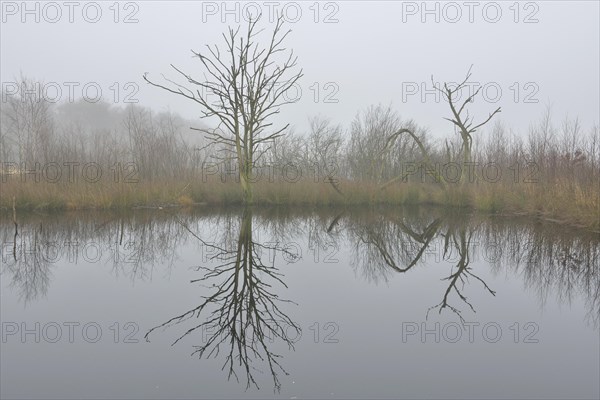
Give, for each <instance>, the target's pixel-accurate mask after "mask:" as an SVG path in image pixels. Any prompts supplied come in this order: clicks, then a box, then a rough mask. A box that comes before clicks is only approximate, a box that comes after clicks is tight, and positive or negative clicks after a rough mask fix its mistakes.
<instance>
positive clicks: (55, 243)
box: [0, 207, 600, 399]
mask: <svg viewBox="0 0 600 400" xmlns="http://www.w3.org/2000/svg"><path fill="white" fill-rule="evenodd" d="M18 222H19V226H18V235H16V236H15V227H14V225H13V223H12V221H11V219H10V218H4V219H3V220H2V222H1V223H0V235H1V238H2V267H1V290H2V292H1V309H0V310H1V320H2V343H1V346H2V351H1V352H0V353H1V356H0V360H1V371H2V374H1V381H0V386H1V387H2V389H1V395H2V397H3V398H178V399H179V398H257V397H259V398H265V397H266V398H271V397H275V398H531V397H536V398H561V399H562V398H599V397H600V384H599V380H598V376H600V365H599V357H600V343H599V342H600V340H599V320H600V317H599V314H600V238H599V235H598V234H597V233H588V232H585V231H580V230H579V231H577V230H572V229H569V228H565V227H561V226H560V225H556V224H550V223H541V222H539V221H535V220H531V219H527V218H499V217H498V218H492V217H488V216H482V215H477V214H471V213H467V212H458V211H456V210H454V211H453V210H447V209H441V208H426V207H420V208H403V209H399V208H393V209H392V208H374V209H365V208H356V209H353V208H346V209H336V208H331V209H318V210H312V209H302V208H293V209H292V208H286V209H277V208H276V209H266V208H259V209H254V210H252V209H241V208H226V209H216V210H214V209H211V210H207V209H198V210H179V209H177V210H176V209H163V210H136V211H132V212H130V213H126V214H120V213H106V212H104V213H101V212H85V213H84V212H74V213H64V214H51V215H42V214H30V215H21V216H19V218H18Z"/></svg>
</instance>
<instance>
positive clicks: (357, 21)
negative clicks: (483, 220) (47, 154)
mask: <svg viewBox="0 0 600 400" xmlns="http://www.w3.org/2000/svg"><path fill="white" fill-rule="evenodd" d="M22 4H23V3H22V2H21V1H18V2H11V1H4V2H2V25H1V34H0V36H1V39H0V45H1V57H0V79H1V80H2V83H3V85H6V84H7V83H10V82H14V81H15V77H16V76H18V75H19V74H20V72H22V73H23V74H25V75H26V76H28V77H30V78H34V79H36V80H43V81H45V82H51V83H52V85H51V86H49V89H48V90H49V92H48V93H49V96H54V93H55V92H54V88H55V87H57V86H58V87H60V88H61V89H62V94H61V96H60V100H68V95H69V85H70V86H71V87H73V88H74V89H73V91H74V95H75V97H81V96H82V87H83V86H84V85H85V84H88V83H95V84H94V85H92V89H93V88H94V87H99V88H100V89H101V90H102V95H103V98H104V99H105V100H107V101H110V102H114V103H117V104H119V105H126V104H125V96H127V95H128V94H129V95H130V100H139V104H140V105H143V106H149V107H151V108H153V109H155V110H157V111H164V110H171V111H175V112H178V113H180V114H181V115H182V116H184V117H185V118H191V119H193V118H198V116H199V114H200V112H199V109H198V106H197V105H196V104H194V103H192V102H190V101H189V100H186V99H183V98H179V97H177V96H175V95H172V94H169V93H167V92H164V91H162V90H160V89H158V88H155V87H151V86H149V85H148V84H146V83H145V82H144V81H143V80H142V74H143V73H145V72H148V73H149V76H150V77H151V78H152V79H154V80H156V81H161V73H164V74H165V76H167V77H169V78H177V75H176V73H175V71H173V70H171V69H170V67H169V64H171V63H172V64H174V65H176V66H178V67H180V68H181V69H183V70H184V71H186V72H189V73H191V74H192V75H195V76H197V77H199V78H201V75H200V73H201V72H202V69H201V68H200V63H199V61H198V60H197V59H193V58H192V57H191V56H192V54H191V52H190V49H194V50H201V49H202V47H203V46H204V45H205V44H213V43H221V42H222V40H223V39H222V38H221V36H220V35H221V33H222V32H224V31H225V30H226V29H227V26H228V25H236V19H237V20H238V21H239V22H240V23H244V22H245V21H244V18H243V12H244V10H248V9H249V8H248V7H250V10H251V11H255V10H257V9H260V10H261V11H262V12H263V21H262V22H263V26H265V27H266V28H267V29H268V27H269V26H270V24H269V21H268V20H269V17H270V15H269V14H271V13H272V12H273V11H284V15H285V17H286V20H287V21H288V23H287V24H286V26H287V27H288V28H291V29H292V33H291V34H290V36H289V37H288V40H287V47H288V48H290V49H293V50H294V52H295V54H296V55H297V56H298V58H299V66H300V67H302V68H303V69H304V77H303V79H302V81H301V83H300V85H299V87H300V89H301V91H302V94H301V97H300V100H299V102H298V103H296V104H292V105H288V106H286V107H284V108H283V109H282V112H281V114H280V115H279V116H277V119H276V121H277V122H279V123H280V124H281V123H287V122H289V123H291V124H292V125H293V126H295V127H296V131H297V132H301V131H303V130H304V129H305V128H306V127H307V125H308V124H307V118H308V117H309V116H313V115H318V114H320V115H324V116H327V117H330V118H331V119H332V120H333V121H334V122H337V123H341V124H342V125H343V126H344V127H345V128H347V127H349V124H350V121H351V120H352V118H353V117H354V115H355V114H356V112H357V111H360V110H363V109H364V108H366V107H367V106H369V105H371V104H378V103H382V104H386V105H387V104H389V103H392V104H393V106H394V108H395V109H397V110H398V111H399V112H400V114H401V116H402V117H403V118H407V119H408V118H413V119H415V120H416V121H417V122H418V123H419V124H421V125H425V126H428V127H429V128H430V129H431V132H432V133H433V134H434V135H435V136H436V137H442V136H447V135H448V134H449V133H450V132H452V127H451V125H450V123H449V122H447V121H444V120H443V119H442V117H445V116H449V110H448V107H447V105H445V104H444V103H443V101H441V99H440V100H439V101H438V99H436V98H435V96H434V95H433V92H431V93H429V94H427V95H425V98H424V100H425V101H422V100H423V99H422V95H423V93H422V89H427V90H431V88H432V86H431V75H432V74H433V76H434V79H435V81H436V82H443V81H449V82H456V81H459V80H462V79H463V78H464V76H465V73H466V72H467V70H468V68H469V66H470V65H471V64H473V65H474V66H473V71H472V72H473V76H472V78H471V79H470V82H474V83H478V84H480V85H484V88H485V89H486V90H487V93H486V98H482V97H479V98H478V99H477V100H476V102H475V103H474V104H472V105H471V114H472V115H476V116H478V118H477V119H485V117H487V115H488V113H489V112H491V111H493V110H494V109H495V108H496V107H498V106H501V107H502V113H501V114H500V118H499V119H500V120H502V121H503V122H504V123H505V124H506V125H507V126H508V127H510V128H513V129H516V130H521V131H525V130H526V129H527V127H528V126H529V124H530V123H532V122H535V121H536V120H538V119H539V118H540V116H541V114H542V113H543V111H544V108H545V107H546V106H547V105H552V109H553V111H554V118H555V122H558V123H559V122H560V121H561V120H562V119H563V118H564V117H565V115H567V114H568V115H569V116H571V117H575V116H578V117H579V118H580V121H581V122H582V124H583V126H584V127H585V129H586V131H587V129H588V128H589V127H591V126H592V125H593V124H594V123H598V121H599V120H600V117H599V109H600V100H599V98H600V96H599V91H600V89H599V88H600V81H599V71H600V61H599V52H600V50H599V49H600V28H599V21H600V15H599V14H600V8H599V4H600V3H599V2H597V1H584V2H575V1H537V2H520V3H518V4H516V5H515V2H513V1H509V2H462V1H458V2H450V3H448V2H427V3H423V2H421V1H418V2H360V1H353V2H343V1H337V2H321V3H317V4H316V5H315V3H314V2H292V3H290V4H287V3H285V2H261V1H259V2H254V3H253V4H252V5H251V6H247V5H246V4H247V3H234V2H229V3H227V4H225V3H223V2H220V1H219V2H192V1H181V2H161V1H136V2H121V3H119V4H118V5H119V7H118V11H119V12H118V15H117V14H116V12H115V11H116V8H115V7H114V6H113V4H114V2H98V3H93V2H73V3H72V5H71V3H68V2H62V1H58V2H55V3H52V4H50V5H48V4H47V3H44V2H41V3H40V2H28V3H27V7H28V9H29V10H33V11H32V12H31V13H24V12H23V7H22ZM224 7H226V8H227V9H228V10H229V11H230V12H229V13H223V8H224ZM236 7H237V9H236ZM424 7H425V8H427V10H430V12H429V13H425V12H424ZM84 9H85V10H86V11H85V12H84V11H83V10H84ZM97 9H100V10H101V13H102V14H101V16H99V17H98V18H97V17H96V10H97ZM232 10H233V11H232ZM317 10H318V12H317ZM498 10H499V11H500V12H501V15H498V14H497V11H498ZM517 10H518V12H517ZM57 11H59V12H60V14H58V13H57ZM298 11H300V13H298ZM70 14H71V15H70ZM128 15H129V19H130V20H131V21H133V22H132V23H125V22H124V20H125V19H126V17H127V16H128ZM36 18H37V19H39V21H37V22H36ZM69 19H72V22H70V21H69ZM94 19H97V20H98V21H97V22H91V21H93V20H94ZM115 19H116V20H117V22H115ZM436 19H437V21H436ZM53 20H55V21H56V22H52V21H53ZM136 20H137V22H135V21H136ZM315 20H316V21H317V22H315ZM325 20H327V21H328V22H327V23H326V22H325ZM515 20H516V22H515ZM525 21H528V22H525ZM271 25H272V24H271ZM266 33H268V32H266ZM267 36H268V35H263V36H261V38H262V39H263V40H265V39H267ZM69 82H71V83H69ZM115 83H116V84H115ZM117 88H118V89H119V90H118V92H119V93H118V98H115V95H116V92H117ZM138 88H139V91H137V89H138ZM317 88H318V93H317ZM415 88H416V89H417V90H418V92H417V93H414V94H413V93H412V92H410V91H411V90H412V91H414V90H415ZM497 88H500V90H501V91H502V93H501V94H500V95H498V94H497V92H496V90H497ZM92 89H90V93H91V94H90V96H91V97H93V96H94V90H92ZM136 91H137V92H136ZM317 94H318V97H317V98H316V99H315V96H317ZM53 98H54V97H53ZM315 100H316V101H315ZM326 100H327V101H334V102H325V101H326ZM335 101H337V102H335ZM536 101H537V102H536Z"/></svg>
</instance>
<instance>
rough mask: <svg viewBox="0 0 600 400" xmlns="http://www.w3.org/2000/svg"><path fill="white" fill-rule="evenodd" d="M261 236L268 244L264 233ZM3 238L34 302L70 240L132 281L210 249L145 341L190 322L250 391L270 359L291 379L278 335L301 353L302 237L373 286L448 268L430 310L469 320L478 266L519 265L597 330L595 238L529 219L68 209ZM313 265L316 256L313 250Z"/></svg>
mask: <svg viewBox="0 0 600 400" xmlns="http://www.w3.org/2000/svg"><path fill="white" fill-rule="evenodd" d="M257 217H258V218H257ZM258 221H259V222H258ZM207 224H210V225H213V226H217V227H218V233H217V234H216V235H215V236H214V237H212V238H211V239H210V240H208V239H206V238H202V237H201V235H200V233H199V232H204V231H205V230H206V226H207ZM259 233H260V234H261V236H264V240H258V234H259ZM0 238H1V239H2V243H3V247H2V270H1V274H2V275H3V279H2V281H3V282H5V281H8V282H9V284H8V286H9V288H10V289H11V290H13V291H14V292H15V293H17V296H18V297H19V299H20V300H21V301H23V302H24V303H26V304H27V303H29V302H32V301H35V300H36V299H40V298H43V297H44V296H45V294H46V293H47V292H48V290H49V288H50V286H51V281H52V276H53V273H52V272H53V271H56V270H57V269H58V268H60V267H61V265H63V264H73V263H75V264H77V263H79V262H81V260H80V255H79V258H78V256H77V254H71V253H72V252H73V249H74V248H73V247H72V246H66V245H65V244H66V243H70V244H72V243H95V245H96V246H98V248H99V249H100V251H101V252H102V254H103V257H102V259H99V260H96V261H95V262H100V263H102V264H106V265H109V266H110V270H111V271H112V273H113V274H114V276H115V277H117V278H118V277H121V276H126V277H127V278H128V279H130V280H131V281H132V282H134V281H137V280H146V279H148V280H150V279H152V276H153V274H152V271H153V270H154V268H155V267H156V266H159V265H160V266H162V267H163V268H165V270H166V271H167V272H169V271H170V270H171V267H172V266H173V265H174V264H175V263H176V262H177V260H178V257H179V252H180V251H181V249H182V248H183V247H185V245H188V244H192V245H193V246H195V247H196V248H198V249H200V248H203V249H204V250H205V251H206V250H207V249H208V250H210V251H207V253H209V257H208V259H207V260H206V263H204V264H202V265H200V266H198V267H197V270H198V272H201V276H199V277H198V278H197V279H194V280H193V281H192V282H193V283H194V284H197V285H202V286H203V289H202V290H208V293H205V296H204V297H202V301H201V302H200V303H199V304H198V305H196V306H194V307H192V308H190V309H188V310H187V311H185V312H183V313H181V314H179V315H177V316H175V317H172V318H169V319H168V320H167V321H166V322H164V323H162V324H160V325H158V326H156V327H154V328H152V329H151V330H150V331H149V332H148V333H147V335H146V338H147V339H149V338H150V337H151V336H152V335H154V334H156V330H157V329H158V328H169V327H172V328H173V329H175V326H180V328H179V329H181V327H182V326H183V325H180V324H182V323H184V322H185V321H187V322H186V323H187V324H190V323H192V324H191V326H189V327H185V328H184V329H183V331H181V332H179V333H178V335H177V339H176V340H175V343H177V342H179V341H180V340H181V339H183V338H184V337H186V336H189V335H191V334H192V333H194V332H198V333H199V331H201V332H202V335H201V336H202V337H203V338H204V340H203V342H202V344H201V345H198V346H195V351H194V354H196V355H199V356H200V357H206V358H209V357H215V358H216V357H219V356H222V357H224V362H223V364H222V365H223V369H225V370H226V371H227V374H228V377H229V378H231V377H234V378H236V379H237V380H243V381H244V382H245V385H246V388H249V387H252V386H254V387H258V386H259V385H258V383H257V381H258V379H257V378H258V377H257V375H256V373H257V371H261V370H263V369H264V368H263V366H266V368H268V371H269V372H270V374H271V376H272V381H273V384H274V388H275V390H279V389H280V387H281V382H280V375H281V374H287V372H286V370H285V369H284V367H283V365H282V362H281V360H282V358H281V357H282V354H279V353H276V352H275V351H274V350H272V347H275V346H276V342H277V343H279V344H283V346H284V348H285V347H287V348H288V349H293V348H294V346H293V342H292V340H290V339H289V338H296V337H297V336H298V334H300V327H299V326H298V325H297V324H296V323H295V322H294V321H293V319H292V318H291V317H289V316H288V315H286V312H285V311H286V308H287V307H288V306H287V305H288V304H289V303H292V302H291V301H289V300H286V299H284V298H283V297H280V296H281V294H282V293H283V292H285V291H286V288H287V285H286V282H285V281H284V277H283V276H282V274H281V273H280V270H279V268H278V267H280V266H281V264H284V263H289V262H293V261H295V260H296V258H297V256H298V255H297V254H296V253H295V252H293V251H290V248H289V247H286V245H282V243H283V244H289V243H292V242H294V241H297V240H304V239H306V241H307V242H308V246H309V247H310V249H303V250H304V251H305V252H306V253H310V252H311V249H313V250H314V249H315V248H317V247H318V248H321V249H327V248H330V247H331V246H333V247H334V248H336V249H340V250H341V251H346V252H348V254H350V259H351V264H352V265H353V266H354V268H355V269H356V270H357V271H360V272H361V274H362V275H363V276H364V278H365V279H366V280H367V281H370V282H375V283H377V282H379V281H382V280H383V281H387V280H389V279H391V278H392V277H393V276H395V275H396V276H398V275H400V276H401V275H403V274H405V273H408V272H409V271H418V270H419V269H420V268H421V267H423V268H425V267H427V266H428V265H431V264H438V263H440V261H443V262H444V263H445V264H449V265H450V271H449V273H448V274H447V275H444V276H442V280H443V281H445V282H447V283H448V284H447V285H446V286H445V288H444V290H443V292H442V293H440V298H439V299H438V300H436V301H432V304H433V305H432V306H431V307H430V308H429V309H428V310H423V312H424V313H425V315H426V317H427V316H429V313H430V311H434V310H437V311H438V312H439V313H442V312H443V311H444V310H449V311H451V312H452V313H454V314H456V315H457V316H458V317H459V318H460V319H461V320H463V321H464V319H463V313H464V312H465V309H466V310H471V311H475V309H476V301H475V300H474V299H477V298H478V296H480V295H481V294H482V293H483V294H485V295H492V296H494V295H495V294H496V292H495V291H494V289H493V288H491V287H490V286H488V284H487V283H486V282H485V281H484V280H483V279H482V278H481V277H480V274H481V271H479V272H477V271H475V269H476V268H483V267H485V266H486V264H487V265H488V266H489V268H491V271H492V272H493V273H495V274H498V273H500V272H506V271H512V272H513V273H514V274H515V275H516V276H519V277H521V278H522V279H523V282H524V285H525V287H526V288H527V289H528V290H532V291H534V292H536V293H537V294H538V296H539V298H540V301H541V303H542V305H543V304H544V303H545V302H546V301H547V299H548V298H549V297H554V298H557V299H558V300H559V301H561V302H567V303H569V302H571V301H572V300H573V299H574V298H575V297H577V296H581V297H582V298H583V299H584V302H585V307H586V313H587V314H586V318H587V322H588V323H589V324H591V325H593V326H594V328H595V329H598V325H599V320H600V238H599V237H598V235H597V234H594V233H587V232H582V231H570V230H568V229H557V226H556V225H549V224H542V223H539V222H535V221H531V220H507V219H493V218H484V217H477V216H474V215H467V214H464V213H459V214H456V213H451V212H447V211H444V210H440V209H435V210H431V209H425V210H423V209H404V210H402V209H393V210H392V209H383V210H357V209H354V210H350V209H348V210H343V211H333V212H332V211H327V210H325V211H321V212H313V211H297V210H296V211H290V210H279V209H275V210H271V211H265V210H260V211H258V210H255V211H254V212H253V211H252V210H251V209H245V210H244V211H243V213H241V214H236V213H232V212H231V211H228V210H220V211H209V210H202V211H195V212H178V213H175V214H169V213H166V212H160V213H156V212H154V213H129V214H114V215H112V214H106V213H103V214H86V215H82V214H72V215H56V216H44V217H40V216H29V217H22V219H21V220H20V227H19V235H18V236H17V239H16V240H17V242H15V240H14V226H13V225H12V224H11V223H10V221H9V220H6V219H5V220H2V221H1V222H0ZM299 238H301V239H299ZM216 243H218V244H216ZM15 249H16V250H15ZM482 249H495V253H494V254H493V257H489V254H488V257H487V258H486V259H485V263H474V262H473V260H474V257H476V256H479V257H481V252H482V251H483V250H482ZM76 253H77V252H76ZM432 254H434V255H436V261H435V263H433V262H432V260H431V255H432ZM438 256H441V257H440V259H439V260H438V259H437V257H438ZM484 258H485V256H484ZM305 262H311V260H310V257H307V258H306V260H305ZM418 266H419V267H418ZM7 278H8V279H7ZM469 283H473V286H474V287H473V288H469V287H468V286H469ZM477 288H479V289H477ZM474 290H475V291H474ZM467 294H469V295H468V296H467ZM461 304H462V305H461ZM207 334H208V335H207ZM194 337H197V336H194ZM242 374H243V376H244V377H242Z"/></svg>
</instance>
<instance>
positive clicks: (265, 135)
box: [144, 15, 302, 203]
mask: <svg viewBox="0 0 600 400" xmlns="http://www.w3.org/2000/svg"><path fill="white" fill-rule="evenodd" d="M259 20H260V15H259V16H258V17H257V18H252V17H251V16H249V18H248V21H249V22H248V26H247V29H246V31H245V33H240V27H238V28H237V29H233V28H229V33H228V34H223V38H224V42H225V48H224V53H225V54H222V50H221V49H220V47H219V46H218V45H216V44H215V45H212V46H210V45H207V46H206V52H205V53H201V52H196V51H193V50H192V53H193V54H194V56H195V57H198V58H199V59H200V62H201V63H202V66H203V68H204V70H205V72H204V80H199V79H197V78H194V77H192V75H190V74H188V73H185V72H183V71H182V70H180V69H179V68H177V67H175V66H174V65H172V64H171V67H173V69H174V70H175V71H177V72H178V73H179V74H180V75H181V76H183V77H184V78H185V79H186V80H187V83H188V84H190V85H193V86H192V88H193V89H192V88H190V87H186V86H184V85H181V84H179V83H177V82H175V81H172V80H170V79H167V78H165V79H166V80H167V81H168V82H169V84H170V85H169V86H164V85H162V84H158V83H154V82H152V81H151V80H150V79H148V76H147V74H144V79H145V80H146V81H147V82H148V83H150V84H151V85H153V86H157V87H160V88H162V89H165V90H167V91H169V92H171V93H175V94H178V95H181V96H184V97H186V98H188V99H190V100H192V101H194V102H196V103H198V104H200V106H201V107H202V117H204V118H208V117H216V118H217V119H218V120H219V124H218V126H217V127H216V128H210V129H209V128H200V129H196V130H198V131H200V132H203V133H205V134H206V135H207V136H208V138H209V139H211V144H227V145H230V146H232V147H233V148H234V149H235V150H234V152H235V155H236V159H237V163H238V168H239V176H240V183H241V186H242V189H243V192H244V201H245V202H246V203H252V188H251V184H250V183H251V181H252V167H253V164H254V162H256V161H258V159H259V158H260V156H261V154H262V153H264V151H266V149H268V147H269V144H270V143H271V142H272V141H273V140H274V139H276V138H277V137H279V136H281V135H282V134H283V132H284V131H285V129H287V127H288V126H289V124H288V125H285V126H283V127H282V128H278V129H270V127H271V126H272V125H273V123H272V122H269V121H270V118H271V117H272V116H273V115H275V114H278V113H279V111H280V107H281V106H282V105H285V104H288V103H291V102H292V101H291V100H289V99H287V98H286V97H285V93H286V91H287V90H288V89H290V88H291V87H292V86H293V85H294V84H295V83H296V82H297V81H298V80H299V79H300V78H301V77H302V70H300V71H299V72H296V73H293V72H292V71H293V70H294V69H295V67H296V65H297V57H295V56H294V53H293V51H290V52H289V54H288V55H287V56H284V57H283V58H282V61H281V62H278V61H279V60H277V58H278V57H279V53H282V52H283V53H285V52H286V48H285V47H283V41H284V40H285V38H286V37H287V36H288V34H289V33H290V32H291V31H290V30H288V31H283V30H282V28H283V18H282V16H280V17H279V18H278V19H277V22H276V24H275V28H274V30H273V33H272V35H271V38H270V41H269V42H268V44H267V45H266V46H263V45H262V44H261V43H260V42H258V40H257V36H258V35H259V34H260V33H261V32H262V30H257V26H256V24H257V22H258V21H259ZM209 98H212V99H215V100H214V101H211V100H209ZM267 129H269V130H268V131H267Z"/></svg>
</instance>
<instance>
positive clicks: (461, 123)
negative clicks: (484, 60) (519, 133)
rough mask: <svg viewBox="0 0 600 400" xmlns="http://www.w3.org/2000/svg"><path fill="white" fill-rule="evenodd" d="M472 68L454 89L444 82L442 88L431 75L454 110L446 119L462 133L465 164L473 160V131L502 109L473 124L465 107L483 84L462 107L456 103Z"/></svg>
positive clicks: (462, 175)
mask: <svg viewBox="0 0 600 400" xmlns="http://www.w3.org/2000/svg"><path fill="white" fill-rule="evenodd" d="M472 67H473V66H471V68H472ZM471 68H469V71H467V76H466V77H465V79H464V80H463V81H462V82H461V83H459V84H458V85H457V86H456V87H455V88H453V89H451V88H450V87H448V84H447V83H444V88H443V89H442V88H441V87H440V86H439V85H436V84H435V82H433V76H432V77H431V82H432V83H433V86H434V87H435V88H436V89H437V90H438V91H439V92H441V93H442V95H443V96H444V97H445V98H446V101H447V102H448V105H449V106H450V110H452V117H450V118H444V119H445V120H448V121H450V122H452V123H453V124H454V125H455V127H456V128H457V130H458V132H459V133H460V136H461V139H462V155H463V162H464V163H465V165H466V164H467V163H470V162H471V150H472V147H473V133H475V131H477V129H479V128H481V127H482V126H484V125H485V124H487V123H488V122H490V120H491V119H492V118H493V117H494V115H496V114H497V113H499V112H500V111H501V108H500V107H498V108H497V109H496V110H494V112H492V113H490V115H488V117H487V119H486V120H484V121H483V122H481V123H479V124H477V125H475V126H473V124H474V121H473V117H471V116H470V115H469V111H468V110H467V109H466V108H465V107H466V106H467V104H469V103H472V102H473V100H474V99H475V96H477V94H478V93H479V91H480V90H481V86H480V87H479V88H477V90H475V92H474V93H473V94H471V95H470V96H469V97H467V99H466V100H465V101H464V102H463V103H462V104H461V105H460V107H459V106H458V105H457V104H456V101H457V100H458V99H457V95H458V96H460V93H461V91H462V90H463V89H464V88H465V86H466V84H467V81H468V80H469V78H470V77H471ZM463 112H465V114H463ZM464 174H465V168H462V173H461V181H463V178H464Z"/></svg>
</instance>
